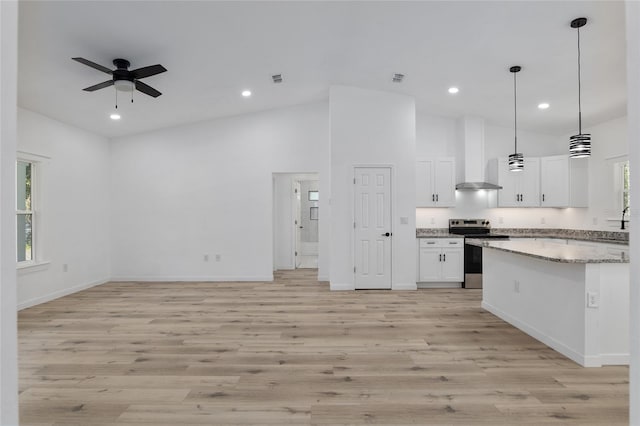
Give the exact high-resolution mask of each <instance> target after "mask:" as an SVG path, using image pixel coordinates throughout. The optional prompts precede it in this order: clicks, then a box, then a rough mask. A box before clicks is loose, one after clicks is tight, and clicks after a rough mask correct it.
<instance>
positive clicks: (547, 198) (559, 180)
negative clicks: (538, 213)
mask: <svg viewBox="0 0 640 426" xmlns="http://www.w3.org/2000/svg"><path fill="white" fill-rule="evenodd" d="M540 193H541V198H540V205H541V206H542V207H567V206H568V205H569V156H568V155H556V156H553V157H542V158H541V159H540Z"/></svg>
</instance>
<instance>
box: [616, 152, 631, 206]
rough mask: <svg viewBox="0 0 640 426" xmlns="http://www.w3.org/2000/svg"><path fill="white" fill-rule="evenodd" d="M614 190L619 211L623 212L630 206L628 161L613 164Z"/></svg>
mask: <svg viewBox="0 0 640 426" xmlns="http://www.w3.org/2000/svg"><path fill="white" fill-rule="evenodd" d="M614 173H615V178H614V181H615V190H616V193H617V194H618V195H617V199H618V202H617V204H618V207H619V211H623V210H624V209H626V208H627V207H629V206H630V205H631V198H630V193H629V189H630V181H629V161H620V162H617V163H615V167H614Z"/></svg>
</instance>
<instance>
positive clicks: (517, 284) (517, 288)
mask: <svg viewBox="0 0 640 426" xmlns="http://www.w3.org/2000/svg"><path fill="white" fill-rule="evenodd" d="M513 291H515V292H516V293H520V281H518V280H513Z"/></svg>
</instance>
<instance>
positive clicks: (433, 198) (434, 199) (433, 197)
mask: <svg viewBox="0 0 640 426" xmlns="http://www.w3.org/2000/svg"><path fill="white" fill-rule="evenodd" d="M431 201H433V202H435V201H436V194H431Z"/></svg>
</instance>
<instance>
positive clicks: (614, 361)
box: [600, 354, 630, 365]
mask: <svg viewBox="0 0 640 426" xmlns="http://www.w3.org/2000/svg"><path fill="white" fill-rule="evenodd" d="M629 361H630V355H629V354H602V355H600V363H601V364H602V365H629Z"/></svg>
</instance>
